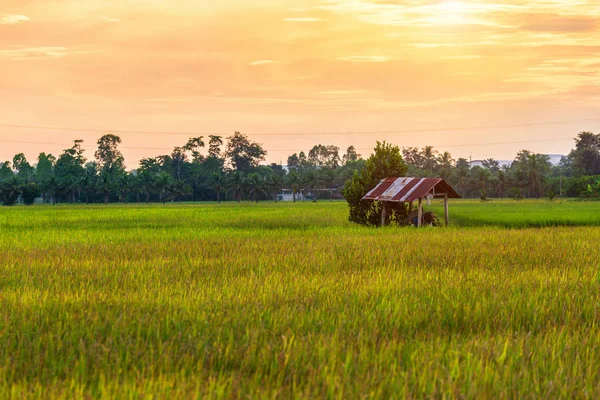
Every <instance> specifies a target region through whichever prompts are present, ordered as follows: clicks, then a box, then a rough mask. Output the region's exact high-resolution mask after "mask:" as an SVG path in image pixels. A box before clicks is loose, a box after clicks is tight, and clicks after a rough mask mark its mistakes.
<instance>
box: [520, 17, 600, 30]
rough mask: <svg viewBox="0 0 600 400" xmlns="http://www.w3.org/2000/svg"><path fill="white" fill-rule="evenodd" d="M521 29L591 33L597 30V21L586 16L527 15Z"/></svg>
mask: <svg viewBox="0 0 600 400" xmlns="http://www.w3.org/2000/svg"><path fill="white" fill-rule="evenodd" d="M527 20H528V22H527V23H525V24H524V25H522V26H521V29H524V30H528V31H534V32H565V33H569V32H592V31H595V30H596V29H597V28H598V25H599V24H598V19H597V18H594V17H587V16H572V17H568V16H561V15H528V16H527Z"/></svg>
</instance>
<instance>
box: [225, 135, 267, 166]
mask: <svg viewBox="0 0 600 400" xmlns="http://www.w3.org/2000/svg"><path fill="white" fill-rule="evenodd" d="M227 140H228V141H229V143H228V145H227V153H226V155H227V157H229V158H230V160H231V165H232V166H233V167H234V168H235V169H237V170H238V171H242V172H249V171H251V170H252V169H253V168H256V167H258V165H259V164H260V162H261V161H264V159H265V156H266V155H267V151H266V150H264V149H263V148H262V145H261V144H259V143H256V142H252V141H250V140H249V139H248V136H246V135H243V134H242V133H240V132H235V133H234V134H233V136H230V137H228V138H227Z"/></svg>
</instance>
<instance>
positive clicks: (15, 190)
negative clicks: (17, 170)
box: [0, 174, 23, 206]
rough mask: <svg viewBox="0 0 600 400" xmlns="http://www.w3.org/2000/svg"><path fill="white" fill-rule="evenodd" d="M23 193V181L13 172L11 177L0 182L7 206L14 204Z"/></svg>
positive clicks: (1, 192)
mask: <svg viewBox="0 0 600 400" xmlns="http://www.w3.org/2000/svg"><path fill="white" fill-rule="evenodd" d="M21 193H23V189H22V182H21V179H19V177H18V176H17V175H14V174H13V175H12V176H11V177H10V178H8V179H4V180H2V182H0V195H1V196H2V203H3V204H4V205H5V206H12V205H14V204H15V203H16V202H17V200H18V199H19V196H20V195H21Z"/></svg>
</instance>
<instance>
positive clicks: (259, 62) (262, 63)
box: [250, 60, 274, 67]
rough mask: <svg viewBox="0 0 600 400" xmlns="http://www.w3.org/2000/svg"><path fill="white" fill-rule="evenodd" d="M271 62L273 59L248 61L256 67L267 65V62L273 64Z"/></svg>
mask: <svg viewBox="0 0 600 400" xmlns="http://www.w3.org/2000/svg"><path fill="white" fill-rule="evenodd" d="M273 63H274V61H273V60H258V61H252V62H251V63H250V65H251V66H253V67H257V66H260V65H269V64H273Z"/></svg>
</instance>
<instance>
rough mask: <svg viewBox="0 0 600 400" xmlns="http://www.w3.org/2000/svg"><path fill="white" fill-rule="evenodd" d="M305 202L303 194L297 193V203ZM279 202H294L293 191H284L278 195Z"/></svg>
mask: <svg viewBox="0 0 600 400" xmlns="http://www.w3.org/2000/svg"><path fill="white" fill-rule="evenodd" d="M302 200H304V196H303V195H302V193H300V192H297V193H296V201H302ZM277 201H294V193H293V191H292V189H283V190H282V191H281V193H279V194H278V195H277Z"/></svg>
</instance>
